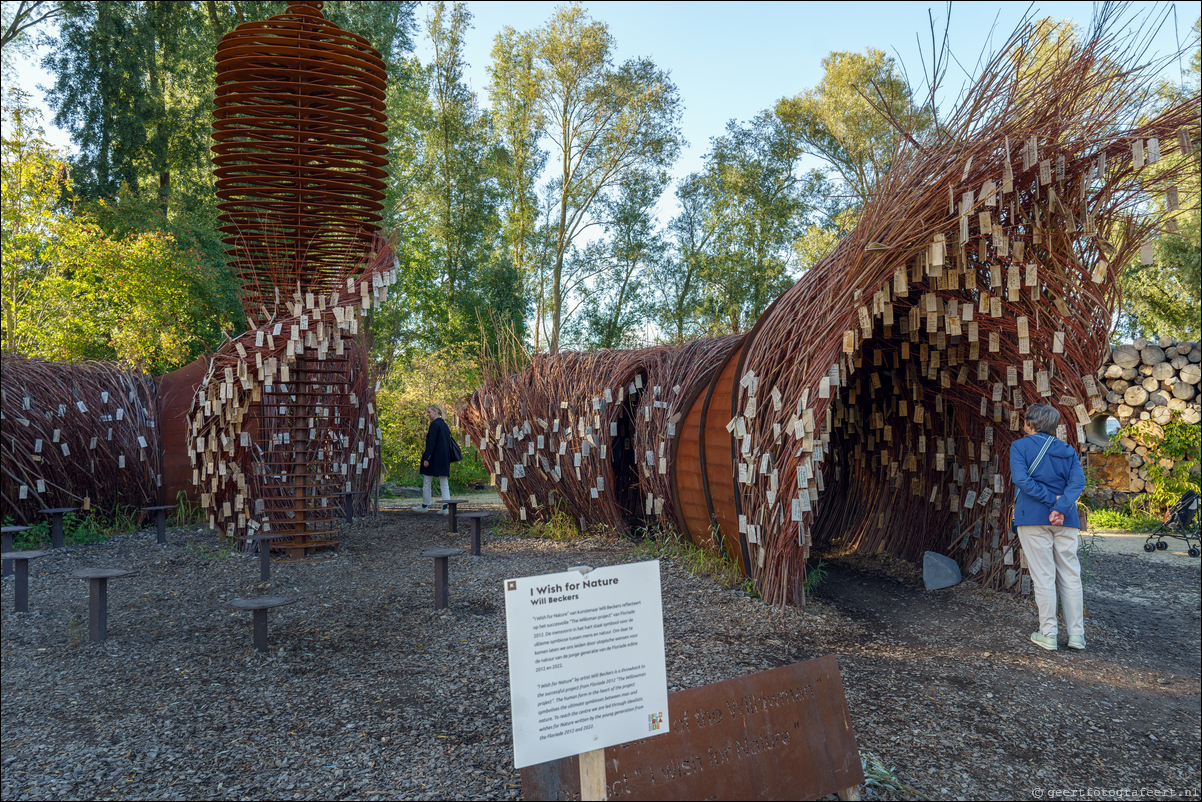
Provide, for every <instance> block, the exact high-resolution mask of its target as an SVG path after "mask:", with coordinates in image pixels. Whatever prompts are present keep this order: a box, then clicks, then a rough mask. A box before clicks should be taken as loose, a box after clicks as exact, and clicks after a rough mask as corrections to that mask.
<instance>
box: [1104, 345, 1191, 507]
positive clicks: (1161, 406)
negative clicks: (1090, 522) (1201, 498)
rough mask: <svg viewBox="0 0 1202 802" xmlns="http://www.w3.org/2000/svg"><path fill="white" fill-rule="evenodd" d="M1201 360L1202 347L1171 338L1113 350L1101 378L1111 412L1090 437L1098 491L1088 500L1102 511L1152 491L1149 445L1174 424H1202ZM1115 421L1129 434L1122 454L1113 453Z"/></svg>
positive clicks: (1121, 440)
mask: <svg viewBox="0 0 1202 802" xmlns="http://www.w3.org/2000/svg"><path fill="white" fill-rule="evenodd" d="M1200 360H1202V348H1199V345H1198V343H1196V342H1192V341H1188V340H1187V341H1181V342H1178V341H1175V340H1173V339H1172V338H1170V337H1161V338H1159V339H1157V340H1155V341H1150V340H1147V339H1144V338H1138V339H1136V340H1135V341H1134V342H1132V343H1127V344H1123V345H1118V346H1114V347H1113V348H1111V349H1110V351H1109V354H1108V356H1107V358H1106V360H1105V362H1103V364H1102V366H1101V367H1100V368H1098V372H1097V378H1098V382H1099V383H1100V384H1102V385H1103V390H1105V391H1106V398H1105V401H1106V409H1105V410H1104V411H1102V412H1100V413H1098V414H1097V415H1096V416H1095V417H1094V422H1093V425H1092V426H1091V428H1090V431H1089V432H1088V440H1089V442H1088V444H1087V445H1086V446H1085V451H1086V452H1087V454H1086V459H1087V461H1088V465H1089V468H1090V473H1091V475H1092V478H1093V479H1094V482H1095V483H1096V487H1091V488H1090V489H1089V490H1087V491H1086V495H1088V496H1089V497H1091V498H1092V499H1093V500H1094V501H1095V502H1097V503H1100V504H1103V505H1119V506H1121V505H1123V504H1126V503H1127V502H1129V501H1131V500H1132V499H1134V498H1136V497H1138V496H1139V495H1140V494H1142V493H1145V492H1147V491H1149V490H1151V489H1152V487H1151V485H1150V482H1149V476H1148V468H1149V467H1150V466H1149V465H1148V464H1147V462H1148V460H1149V459H1152V458H1153V457H1152V456H1150V448H1149V446H1150V444H1151V443H1150V439H1151V440H1152V441H1155V440H1157V439H1159V438H1160V437H1162V436H1163V434H1164V428H1163V427H1164V426H1165V425H1166V424H1167V423H1168V422H1169V421H1171V420H1174V419H1179V420H1182V421H1184V422H1185V423H1187V424H1191V425H1197V424H1198V422H1199V420H1202V406H1200V405H1199V400H1200V399H1202V370H1199V361H1200ZM1110 419H1113V420H1114V421H1115V423H1117V424H1118V425H1119V426H1121V427H1123V428H1124V429H1125V430H1126V433H1125V434H1124V435H1123V436H1122V437H1120V438H1119V441H1118V453H1113V452H1114V451H1115V448H1114V446H1113V445H1112V443H1111V442H1110V441H1111V438H1110V435H1109V432H1108V431H1107V427H1106V424H1107V421H1108V420H1110ZM1112 426H1113V424H1112ZM1161 467H1162V468H1171V467H1173V466H1172V465H1169V464H1164V465H1162V466H1161Z"/></svg>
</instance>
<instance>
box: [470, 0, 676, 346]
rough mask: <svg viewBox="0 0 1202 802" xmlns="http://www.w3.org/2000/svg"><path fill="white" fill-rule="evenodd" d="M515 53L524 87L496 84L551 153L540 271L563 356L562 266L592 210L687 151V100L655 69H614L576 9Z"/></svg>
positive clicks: (595, 25)
mask: <svg viewBox="0 0 1202 802" xmlns="http://www.w3.org/2000/svg"><path fill="white" fill-rule="evenodd" d="M497 46H498V47H500V48H508V49H509V52H508V53H507V54H505V55H504V58H503V59H498V61H499V62H501V63H513V64H518V65H524V64H527V63H528V64H529V66H528V68H526V67H524V68H523V72H524V74H523V75H522V77H521V79H520V80H512V81H502V82H499V83H497V82H495V83H494V89H496V90H498V91H504V92H506V93H507V97H504V98H500V99H499V100H498V102H499V105H502V106H503V107H505V108H509V109H517V108H522V107H523V106H524V105H526V104H531V101H532V99H533V98H532V90H533V89H535V88H537V89H538V94H537V102H536V103H534V104H531V106H530V113H529V114H528V115H526V117H525V119H526V123H525V124H529V125H531V126H537V127H536V128H534V130H535V131H537V132H538V133H539V134H545V135H546V136H547V138H548V139H549V141H550V142H551V143H552V144H553V146H554V150H553V153H552V155H553V156H554V160H553V162H552V163H553V164H554V165H555V171H554V174H553V176H552V181H551V185H550V187H551V191H553V192H554V193H555V195H556V199H555V206H556V211H555V214H554V216H549V222H552V225H553V226H554V231H555V236H554V259H553V260H550V261H549V263H543V264H540V267H542V268H543V269H544V270H545V275H540V276H539V277H538V279H537V283H538V284H539V286H540V288H541V289H542V291H543V293H545V299H546V300H545V301H544V300H543V299H542V298H540V299H539V307H540V311H545V313H546V314H547V315H548V316H549V318H550V331H549V338H548V339H549V342H548V346H549V348H550V351H551V352H552V353H555V352H556V351H558V350H559V347H560V336H561V329H562V327H563V324H564V322H565V320H566V317H567V315H565V304H566V303H567V302H568V300H569V298H568V295H567V290H568V287H567V286H565V272H564V265H565V260H566V259H567V258H568V256H569V251H570V249H571V247H572V245H573V241H574V240H575V239H576V237H577V236H578V235H579V234H580V232H581V231H582V230H583V229H584V228H585V227H587V226H588V225H591V224H592V222H593V218H592V212H591V210H592V208H593V204H594V203H595V202H596V201H597V200H598V199H599V198H600V197H601V196H602V195H603V194H604V193H605V192H606V191H607V190H608V189H610V188H611V187H614V186H616V185H617V184H618V182H620V181H621V180H622V178H623V177H624V176H626V175H627V174H628V173H630V172H631V171H632V170H635V169H639V168H643V169H649V170H655V169H662V168H665V167H666V166H668V165H669V164H671V163H672V162H673V161H674V160H675V159H676V156H677V154H678V153H679V150H680V145H681V137H680V131H679V129H678V127H677V125H678V121H679V118H680V111H681V107H680V97H679V95H678V93H677V91H676V86H675V85H674V84H673V83H672V81H671V80H670V79H669V78H668V75H667V73H665V72H664V71H662V70H660V69H659V68H657V67H656V66H655V64H654V63H653V62H651V61H650V60H649V59H645V58H643V59H630V60H628V61H626V62H624V63H622V64H620V65H615V64H614V63H613V51H614V41H613V36H612V35H611V34H610V32H609V28H608V26H607V25H605V24H604V23H603V22H599V21H596V20H593V19H591V18H590V17H589V16H588V14H587V12H586V11H585V10H584V9H583V8H582V7H581V6H579V5H565V6H561V7H560V8H559V9H558V10H557V11H556V12H555V15H554V16H553V17H552V18H551V19H550V20H548V21H547V23H546V24H545V25H544V26H543V27H542V28H540V29H538V30H537V31H534V32H532V33H531V34H529V35H528V36H526V37H518V36H516V35H515V36H511V37H506V38H501V39H498V45H497Z"/></svg>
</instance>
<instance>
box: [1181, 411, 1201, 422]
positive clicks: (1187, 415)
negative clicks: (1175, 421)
mask: <svg viewBox="0 0 1202 802" xmlns="http://www.w3.org/2000/svg"><path fill="white" fill-rule="evenodd" d="M1181 420H1183V421H1185V422H1186V423H1190V424H1194V423H1197V422H1198V421H1200V420H1202V412H1200V411H1198V410H1196V409H1192V408H1191V409H1187V410H1185V411H1183V412H1182V413H1181Z"/></svg>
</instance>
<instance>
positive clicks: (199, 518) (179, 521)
mask: <svg viewBox="0 0 1202 802" xmlns="http://www.w3.org/2000/svg"><path fill="white" fill-rule="evenodd" d="M175 503H176V504H177V505H178V506H177V507H176V508H175V512H174V513H173V514H172V515H171V517H170V518H168V519H167V521H168V523H169V524H170V525H171V526H188V525H190V524H203V523H206V522H207V521H208V517H207V516H206V515H205V511H204V508H203V507H201V506H200V505H199V504H193V503H192V502H191V501H189V500H188V494H187V493H186V492H184V491H183V490H181V491H179V493H177V494H176V496H175Z"/></svg>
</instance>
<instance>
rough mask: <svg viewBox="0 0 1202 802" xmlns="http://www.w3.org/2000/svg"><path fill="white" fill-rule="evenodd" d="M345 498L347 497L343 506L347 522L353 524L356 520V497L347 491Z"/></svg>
mask: <svg viewBox="0 0 1202 802" xmlns="http://www.w3.org/2000/svg"><path fill="white" fill-rule="evenodd" d="M343 498H344V499H346V501H345V502H344V504H343V508H344V509H345V510H346V522H347V523H348V524H353V523H354V522H355V497H354V496H352V495H351V494H350V493H347V494H346V495H345V496H343Z"/></svg>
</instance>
